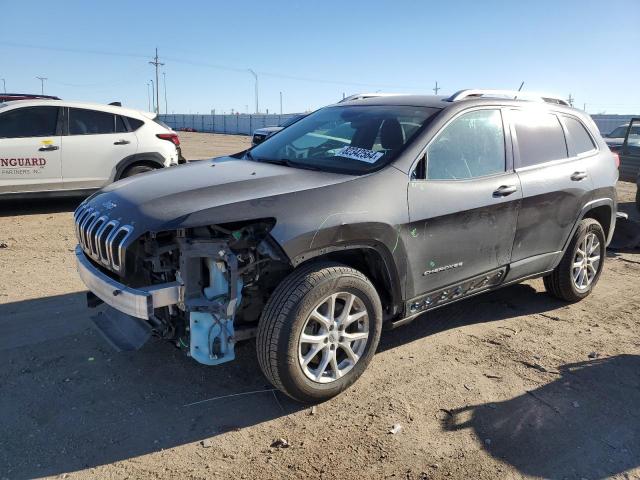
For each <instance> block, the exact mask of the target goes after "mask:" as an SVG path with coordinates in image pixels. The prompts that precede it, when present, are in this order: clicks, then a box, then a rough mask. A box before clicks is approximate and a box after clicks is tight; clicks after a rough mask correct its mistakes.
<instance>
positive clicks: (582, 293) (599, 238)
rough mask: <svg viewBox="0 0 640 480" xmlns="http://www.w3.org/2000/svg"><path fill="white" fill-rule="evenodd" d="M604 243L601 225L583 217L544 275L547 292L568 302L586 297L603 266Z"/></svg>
mask: <svg viewBox="0 0 640 480" xmlns="http://www.w3.org/2000/svg"><path fill="white" fill-rule="evenodd" d="M605 243H606V239H605V236H604V231H603V230H602V226H601V225H600V224H599V223H598V222H597V221H596V220H594V219H592V218H585V219H584V220H582V221H581V222H580V224H579V225H578V229H577V230H576V232H575V234H574V235H573V238H572V239H571V242H570V244H569V248H567V251H566V252H565V254H564V256H563V257H562V260H561V261H560V264H559V265H558V266H557V267H556V268H555V270H554V271H553V272H551V274H549V275H548V276H546V277H544V286H545V288H546V290H547V292H549V293H550V294H552V295H554V296H555V297H558V298H560V299H562V300H566V301H568V302H577V301H578V300H582V299H583V298H585V297H586V296H588V295H589V294H590V293H591V291H592V290H593V287H594V286H595V285H596V283H597V282H598V279H599V278H600V273H601V272H602V267H603V266H604V258H605V254H606V250H605Z"/></svg>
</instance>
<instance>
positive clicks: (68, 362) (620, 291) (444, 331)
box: [0, 133, 640, 479]
mask: <svg viewBox="0 0 640 480" xmlns="http://www.w3.org/2000/svg"><path fill="white" fill-rule="evenodd" d="M181 137H182V141H183V147H184V152H185V154H186V156H187V157H188V158H207V157H210V156H214V155H220V154H222V153H233V152H236V151H239V150H242V149H243V148H244V147H245V146H246V145H248V139H247V138H246V137H239V136H223V135H207V134H194V133H190V134H181ZM634 195H635V186H634V185H633V184H628V183H620V184H619V199H620V202H621V209H622V210H624V211H627V212H629V213H631V214H632V215H634V216H635V215H636V213H635V209H634V208H633V205H632V200H633V198H634ZM76 203H77V200H65V201H46V202H33V201H30V202H22V203H19V202H11V203H6V202H5V203H4V204H0V243H2V242H4V243H5V244H6V247H4V248H0V272H1V273H2V275H1V276H0V325H1V326H2V331H3V335H2V336H1V337H0V358H2V365H1V366H0V386H1V387H0V388H1V390H0V392H1V394H0V432H2V435H0V478H11V479H13V478H33V477H57V478H100V479H103V478H107V479H110V478H113V479H116V478H117V479H120V478H141V477H145V478H147V477H150V478H175V479H185V478H187V479H205V478H223V477H225V478H247V479H250V478H278V479H281V478H305V477H310V478H403V479H427V478H428V479H431V478H434V479H439V478H465V479H466V478H479V479H495V478H523V477H524V478H530V477H541V478H570V479H574V478H575V479H581V478H588V479H595V478H610V477H613V478H635V479H640V434H638V432H640V336H639V332H640V314H639V313H638V312H639V311H640V310H639V309H640V295H639V293H640V283H639V279H640V252H639V251H638V250H631V249H625V248H622V249H621V250H617V251H610V252H609V254H608V258H607V261H606V266H605V270H604V272H603V275H602V278H601V280H600V283H599V284H598V286H597V288H596V289H595V291H594V293H593V295H591V296H590V297H588V298H587V299H586V300H584V301H583V302H581V303H578V304H572V305H567V304H563V303H561V302H559V301H557V300H554V299H552V298H551V297H549V296H547V295H546V294H545V293H544V290H543V287H542V282H541V281H539V280H535V281H529V282H525V283H523V284H520V285H516V286H512V287H509V288H506V289H504V290H501V291H497V292H494V293H490V294H486V295H483V296H479V297H476V298H474V299H470V300H467V301H465V302H462V303H458V304H455V305H452V306H449V307H447V308H443V309H440V310H438V311H436V312H433V313H431V314H427V315H424V316H423V317H422V318H419V319H418V320H417V321H415V322H413V323H411V324H409V325H407V326H405V327H402V328H399V329H397V330H393V331H390V332H385V334H384V335H383V339H382V341H381V346H380V348H379V352H378V354H377V355H376V357H375V358H374V360H373V362H372V364H371V366H370V367H369V369H368V370H367V372H365V374H364V376H363V377H362V378H361V379H360V380H359V381H358V382H357V383H356V385H355V386H354V387H353V388H351V389H350V390H349V391H347V392H346V393H344V394H343V395H340V396H339V397H338V398H335V399H333V400H331V401H329V402H326V403H324V404H321V405H319V406H317V407H316V408H313V409H311V408H308V407H303V406H301V405H298V404H296V403H294V402H291V401H289V400H287V399H286V398H285V397H284V396H282V395H281V394H279V393H277V392H274V391H272V390H271V387H270V386H269V385H267V382H266V380H265V379H264V377H263V376H262V374H261V373H260V370H259V368H258V364H257V361H256V358H255V347H254V345H253V344H252V343H246V344H244V345H241V346H240V347H239V348H238V352H237V357H238V359H237V361H236V362H233V363H230V364H226V365H222V366H219V367H204V366H201V365H198V364H197V363H195V362H193V361H191V360H189V359H188V358H186V357H185V356H183V355H182V354H181V353H180V352H179V351H177V350H176V349H175V348H173V347H172V346H171V345H169V344H167V343H164V342H162V341H152V342H149V343H148V344H147V345H145V347H144V348H143V349H142V350H141V351H138V352H130V353H116V352H114V351H112V350H111V349H110V348H109V347H108V346H107V345H106V344H105V343H104V341H103V340H102V339H101V337H100V336H99V335H98V334H97V333H96V332H95V331H94V330H93V329H92V328H91V322H90V320H89V312H88V311H87V310H86V309H85V307H84V304H83V294H82V293H81V292H82V291H83V290H84V289H83V286H82V284H81V282H80V281H79V280H78V278H77V276H76V274H75V270H74V265H73V254H72V249H73V247H74V244H75V240H74V234H73V226H72V211H73V208H74V207H75V204H76ZM636 228H637V227H636ZM626 230H627V231H629V228H628V227H627V228H626ZM394 426H397V427H396V428H395V429H394V428H393V427H394ZM392 429H393V430H394V431H396V433H390V431H391V430H392ZM278 439H284V440H286V445H288V446H286V447H283V446H282V442H280V446H278V445H279V444H278V442H277V441H278ZM274 442H276V443H274ZM272 445H273V446H272Z"/></svg>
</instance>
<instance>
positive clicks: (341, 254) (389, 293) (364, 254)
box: [296, 244, 403, 318]
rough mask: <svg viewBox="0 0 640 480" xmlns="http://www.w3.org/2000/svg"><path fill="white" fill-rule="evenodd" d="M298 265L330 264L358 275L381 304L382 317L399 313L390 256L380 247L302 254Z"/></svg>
mask: <svg viewBox="0 0 640 480" xmlns="http://www.w3.org/2000/svg"><path fill="white" fill-rule="evenodd" d="M297 260H298V261H299V262H300V263H298V264H297V265H296V268H300V267H301V266H302V265H309V264H311V263H316V262H321V261H327V260H328V261H334V262H338V263H341V264H344V265H346V266H348V267H351V268H354V269H356V270H358V271H360V272H362V273H363V274H364V275H366V277H367V278H368V279H369V280H370V281H371V283H373V286H374V287H375V289H376V291H377V292H378V295H379V296H380V300H381V302H382V307H383V311H384V314H385V317H388V318H393V317H395V316H397V315H398V314H400V313H401V310H402V304H403V302H402V284H401V281H400V276H399V274H398V271H397V268H396V265H395V262H394V260H393V256H392V254H391V252H390V251H389V250H388V249H387V248H386V247H385V246H384V245H365V244H354V245H342V246H334V247H326V248H323V249H320V250H315V251H313V252H308V253H306V254H305V255H304V256H303V257H299V258H298V259H297Z"/></svg>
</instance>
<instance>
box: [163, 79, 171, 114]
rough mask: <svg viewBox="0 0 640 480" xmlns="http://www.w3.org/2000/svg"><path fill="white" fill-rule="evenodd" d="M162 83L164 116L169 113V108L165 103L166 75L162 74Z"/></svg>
mask: <svg viewBox="0 0 640 480" xmlns="http://www.w3.org/2000/svg"><path fill="white" fill-rule="evenodd" d="M162 82H163V83H164V114H165V115H166V114H167V113H169V107H168V103H167V73H166V72H162Z"/></svg>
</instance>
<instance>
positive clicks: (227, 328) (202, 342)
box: [189, 259, 242, 365]
mask: <svg viewBox="0 0 640 480" xmlns="http://www.w3.org/2000/svg"><path fill="white" fill-rule="evenodd" d="M207 267H208V268H209V286H208V287H207V288H205V289H204V295H205V297H206V298H207V300H209V301H212V300H215V301H217V302H218V303H219V305H218V307H219V308H218V309H217V312H216V313H209V312H191V314H190V315H189V327H190V338H191V340H190V353H191V357H192V358H193V359H194V360H196V361H198V362H200V363H203V364H205V365H218V364H220V363H225V362H230V361H232V360H234V359H235V358H236V354H235V339H234V333H235V332H234V328H233V321H234V319H235V311H236V307H237V306H238V305H239V304H240V299H241V291H242V280H241V279H238V280H237V283H236V292H237V293H236V298H230V288H229V281H228V279H227V275H225V265H224V263H223V262H220V261H215V260H213V259H207ZM231 302H233V303H234V305H233V306H232V308H228V307H229V306H230V305H229V304H230V303H231ZM229 311H232V312H234V313H233V314H232V315H231V316H228V315H227V314H226V313H227V312H229ZM218 312H219V313H218Z"/></svg>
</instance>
